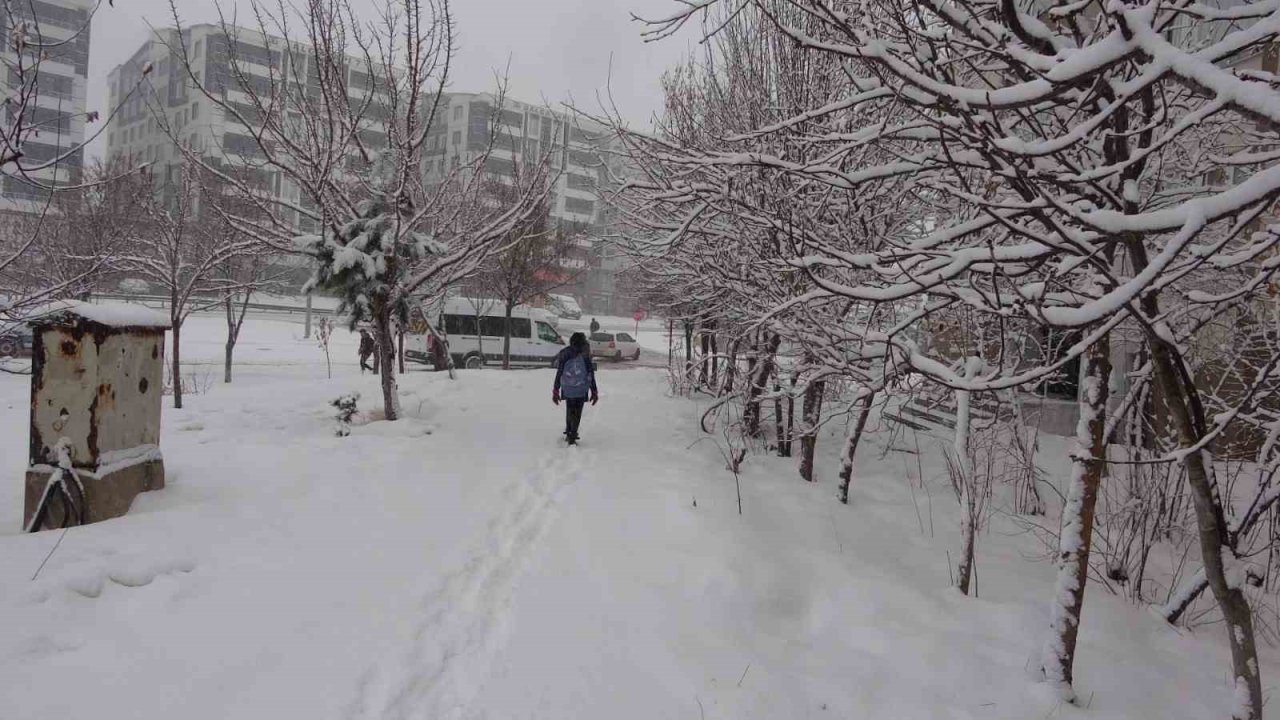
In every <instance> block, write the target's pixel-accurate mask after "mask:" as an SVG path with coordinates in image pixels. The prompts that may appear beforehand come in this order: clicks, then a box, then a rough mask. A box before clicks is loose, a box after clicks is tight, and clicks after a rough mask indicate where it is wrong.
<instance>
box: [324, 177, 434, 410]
mask: <svg viewBox="0 0 1280 720" xmlns="http://www.w3.org/2000/svg"><path fill="white" fill-rule="evenodd" d="M393 167H394V166H393V164H392V162H390V159H389V158H388V157H387V155H386V154H385V153H384V154H383V155H382V156H379V158H378V162H375V163H374V167H373V169H372V170H371V175H372V177H373V182H371V183H370V187H372V188H373V190H374V195H373V197H371V198H368V199H366V200H363V201H361V202H360V203H359V204H358V205H357V207H356V216H355V217H354V218H352V219H351V220H349V221H348V222H347V223H345V224H344V225H342V226H341V227H339V228H338V231H337V232H336V233H332V232H326V233H324V234H322V235H319V236H315V235H312V236H306V237H304V238H302V239H301V240H300V242H299V249H300V250H302V251H304V252H306V253H307V254H309V255H311V256H312V257H314V258H315V259H316V261H317V266H316V272H315V275H314V276H313V277H312V279H311V281H310V282H309V283H308V284H307V288H306V290H307V291H310V290H311V289H312V288H320V289H322V290H326V291H329V292H333V293H336V294H337V295H338V298H339V300H340V304H339V306H338V312H340V313H343V314H345V315H346V317H347V323H348V326H349V327H350V328H351V329H352V330H354V329H355V328H356V327H357V326H358V325H360V324H362V323H368V324H370V325H371V326H372V327H373V334H374V338H375V339H376V340H377V342H378V347H377V350H376V352H377V353H378V365H379V370H380V372H381V377H382V387H383V400H384V402H385V407H386V417H387V419H389V420H391V419H395V418H396V417H398V416H399V402H398V400H397V393H396V380H395V365H394V364H393V352H392V349H393V348H394V347H395V342H394V340H395V332H394V328H395V327H396V326H399V327H404V326H405V324H406V323H407V322H408V320H409V302H408V297H409V296H408V294H407V293H404V292H398V289H399V286H400V284H401V278H402V275H403V274H404V273H406V272H407V271H408V270H409V269H411V268H413V267H414V266H415V265H416V264H417V263H419V262H421V261H423V260H425V259H427V258H428V257H431V256H441V255H445V254H447V252H448V248H447V246H445V245H444V244H443V243H441V242H438V241H436V240H435V239H433V238H432V237H431V236H429V235H427V234H426V233H423V232H419V231H418V230H416V229H415V228H413V227H411V224H412V220H411V219H412V218H413V212H412V206H411V203H410V201H409V200H408V198H407V197H406V196H405V195H403V194H398V193H396V192H395V190H394V189H393V188H392V183H390V182H388V181H387V178H388V177H389V176H390V175H391V169H392V168H393ZM406 222H407V223H409V224H410V226H409V227H406Z"/></svg>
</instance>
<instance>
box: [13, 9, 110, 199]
mask: <svg viewBox="0 0 1280 720" xmlns="http://www.w3.org/2000/svg"><path fill="white" fill-rule="evenodd" d="M93 8H94V3H93V2H92V0H20V1H18V2H13V3H10V4H9V6H8V8H7V10H6V11H0V25H7V24H8V23H9V22H10V21H12V22H14V23H19V22H25V23H27V27H28V28H29V31H30V32H31V33H33V34H35V35H36V36H38V38H39V39H40V41H41V42H40V43H39V45H40V47H37V46H35V45H33V46H32V50H31V51H30V52H29V53H27V54H25V56H24V57H19V56H18V55H17V53H15V52H14V51H13V49H12V45H11V44H9V43H6V44H5V45H4V48H3V49H0V58H2V60H0V66H3V67H0V91H2V92H3V93H4V97H6V98H13V97H17V96H19V95H20V94H24V93H33V94H34V102H33V103H29V104H28V106H27V107H26V108H25V111H24V114H23V118H22V119H23V123H24V124H25V125H26V126H28V127H30V128H32V130H33V132H32V133H31V134H29V135H27V136H26V137H25V140H24V142H23V144H22V153H23V160H22V161H21V164H22V165H23V166H26V167H32V168H34V167H37V166H40V165H42V164H44V163H49V162H51V161H53V160H56V159H58V158H62V160H60V161H59V162H57V163H56V165H53V166H50V167H45V168H40V169H38V170H33V171H32V172H29V173H19V172H16V171H15V170H16V168H14V167H13V166H9V167H7V168H5V169H4V170H3V178H0V211H24V210H32V209H36V208H39V207H42V205H43V203H42V201H43V200H45V199H46V198H47V197H48V189H47V188H48V187H50V186H52V185H56V184H59V183H63V184H65V183H74V182H79V180H80V178H81V175H82V173H83V169H84V152H83V150H81V149H80V148H81V146H82V145H83V144H84V142H85V121H86V115H85V96H86V89H87V85H88V79H87V78H88V72H89V37H90V32H89V30H90V28H89V21H90V20H91V19H92V14H93ZM0 30H2V31H3V33H2V34H3V36H4V37H8V36H9V34H10V32H11V28H9V27H0ZM36 53H38V54H39V59H38V60H37V56H36ZM19 68H22V70H21V71H20V70H19ZM16 120H17V117H16V111H15V108H13V107H12V105H11V104H10V103H9V102H8V101H6V107H5V110H4V112H3V114H0V122H2V123H5V124H6V125H7V126H8V127H13V125H12V123H14V122H15V121H16Z"/></svg>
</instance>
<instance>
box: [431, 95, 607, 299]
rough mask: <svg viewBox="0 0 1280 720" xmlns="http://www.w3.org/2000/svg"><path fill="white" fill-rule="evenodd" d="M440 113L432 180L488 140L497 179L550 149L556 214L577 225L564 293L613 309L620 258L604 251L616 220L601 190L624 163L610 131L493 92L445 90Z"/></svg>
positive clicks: (565, 265) (489, 165)
mask: <svg viewBox="0 0 1280 720" xmlns="http://www.w3.org/2000/svg"><path fill="white" fill-rule="evenodd" d="M438 112H439V114H438V117H437V121H436V122H435V123H434V124H433V126H432V127H431V129H430V131H429V136H430V137H429V140H428V142H427V149H426V152H425V153H424V155H425V157H424V160H423V172H424V178H425V181H426V182H428V183H431V182H436V181H439V180H441V179H442V178H444V177H445V176H446V175H448V173H449V172H450V170H451V169H452V168H454V167H458V166H460V165H465V164H467V163H470V162H472V161H474V160H476V159H477V158H478V157H479V156H480V155H481V154H483V153H484V152H485V151H486V150H487V149H489V148H490V145H491V144H492V149H491V150H490V154H489V157H488V158H487V160H486V161H485V165H484V168H483V170H484V171H485V172H488V173H491V174H493V175H495V176H497V177H499V178H501V177H504V176H505V177H514V175H515V174H516V172H518V167H517V165H518V164H520V163H527V164H530V165H533V164H536V163H538V162H540V161H541V160H542V158H543V157H544V155H547V154H549V160H550V165H551V170H552V172H553V173H555V174H556V176H557V178H556V182H555V185H554V186H553V188H552V196H551V208H550V214H551V217H552V219H553V221H556V222H559V223H562V224H564V225H565V226H568V227H572V228H575V229H576V230H578V235H577V237H576V239H575V240H574V247H573V249H572V251H571V252H570V253H569V255H568V257H566V258H565V259H564V260H563V261H562V269H563V274H564V277H565V279H566V284H565V286H564V287H562V288H560V290H559V291H560V292H565V293H568V294H571V295H574V296H575V297H577V298H578V299H579V301H580V302H582V303H583V304H584V306H585V307H586V308H587V309H588V311H589V312H610V311H613V309H614V308H613V305H614V297H615V286H616V285H615V282H614V279H613V275H614V274H615V273H616V272H618V263H616V262H613V261H611V260H610V258H611V256H610V255H609V254H608V253H607V251H606V250H605V247H606V244H605V242H604V238H605V237H606V235H607V234H608V232H609V228H610V226H611V224H612V218H611V217H610V215H609V208H608V207H607V206H606V204H605V203H604V201H603V194H604V192H606V191H607V189H608V188H609V186H610V184H611V183H613V182H615V181H616V180H617V179H618V178H619V177H622V176H623V175H624V174H625V173H626V172H627V167H626V164H625V162H623V159H622V158H621V157H620V156H619V155H618V154H616V153H614V152H611V151H612V150H613V149H615V148H616V145H615V143H616V140H615V139H614V138H613V136H612V135H611V131H610V130H609V129H608V128H606V127H604V126H600V125H597V124H595V123H592V122H590V121H586V120H583V119H581V118H578V117H575V116H573V115H571V114H569V113H567V112H562V111H559V110H554V109H551V108H549V107H547V106H545V105H535V104H532V103H525V102H520V101H517V100H513V99H511V98H503V100H502V104H501V107H499V106H498V99H497V98H496V97H494V96H493V95H492V94H489V93H448V94H446V95H445V96H444V97H443V98H442V102H441V105H440V110H439V111H438ZM495 123H496V127H495ZM626 312H630V308H628V309H627V310H626Z"/></svg>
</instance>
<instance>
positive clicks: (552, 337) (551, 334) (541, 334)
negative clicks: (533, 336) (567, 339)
mask: <svg viewBox="0 0 1280 720" xmlns="http://www.w3.org/2000/svg"><path fill="white" fill-rule="evenodd" d="M538 339H539V340H542V341H543V342H549V343H559V342H560V334H559V333H557V332H556V331H555V328H553V327H551V326H550V325H548V324H546V323H544V322H539V323H538Z"/></svg>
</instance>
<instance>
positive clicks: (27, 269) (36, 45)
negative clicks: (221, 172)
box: [0, 0, 150, 328]
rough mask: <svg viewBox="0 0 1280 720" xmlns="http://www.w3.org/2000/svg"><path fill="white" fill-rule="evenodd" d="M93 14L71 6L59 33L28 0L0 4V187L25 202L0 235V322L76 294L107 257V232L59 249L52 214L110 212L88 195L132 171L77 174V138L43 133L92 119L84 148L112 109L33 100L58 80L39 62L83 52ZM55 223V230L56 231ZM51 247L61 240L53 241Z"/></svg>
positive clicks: (61, 234)
mask: <svg viewBox="0 0 1280 720" xmlns="http://www.w3.org/2000/svg"><path fill="white" fill-rule="evenodd" d="M96 11H97V6H94V7H93V8H91V9H88V10H81V11H72V12H79V13H80V14H81V17H80V18H79V19H78V20H74V18H73V26H72V27H71V28H70V29H69V32H68V28H66V27H65V25H62V26H61V27H62V29H61V30H58V31H51V28H46V27H44V20H43V18H42V16H43V15H45V14H46V11H45V10H44V9H43V6H38V5H37V4H36V3H33V2H30V0H14V1H13V2H8V3H5V4H4V5H3V7H0V26H3V27H4V28H5V33H4V39H3V42H4V45H5V50H6V51H7V52H6V53H4V54H0V71H3V76H2V77H0V91H3V93H4V110H5V118H4V122H0V181H3V183H4V185H5V188H6V191H8V189H9V188H10V187H16V188H22V189H25V191H26V193H25V195H26V196H27V198H28V199H27V200H26V201H25V204H26V205H27V207H26V208H25V211H24V212H23V213H20V214H17V215H12V216H9V217H8V218H6V219H5V221H4V226H5V227H4V230H5V231H4V233H3V237H2V238H0V280H2V281H3V283H4V287H5V290H6V292H5V294H4V296H3V297H0V328H3V325H4V324H5V323H7V322H13V321H20V320H21V319H22V318H23V317H24V315H25V313H26V311H27V310H29V309H31V308H32V307H34V306H35V305H38V304H41V303H44V302H47V301H49V300H53V299H58V298H65V297H67V296H69V295H72V294H79V293H82V292H83V291H84V290H85V286H86V285H88V284H90V283H91V279H92V278H93V277H94V276H95V275H96V274H97V273H99V272H100V271H102V270H103V269H104V267H105V264H106V259H107V255H108V253H105V252H103V250H104V249H105V244H106V242H107V238H104V239H100V240H95V242H94V243H93V244H92V245H88V246H86V245H83V244H81V245H79V246H77V247H76V248H74V249H72V252H71V254H70V255H68V254H67V252H66V251H67V250H68V248H67V247H65V243H64V242H63V241H64V239H65V238H66V237H67V235H66V234H65V233H66V231H67V227H66V225H65V224H64V223H65V220H55V218H54V217H53V216H55V215H57V213H58V212H59V210H65V209H66V207H63V208H54V205H55V204H60V205H64V206H72V207H77V208H78V209H80V210H84V209H85V208H98V209H103V208H109V207H110V205H102V204H100V203H98V202H96V200H95V198H98V199H100V198H101V197H102V196H103V194H109V193H110V192H111V191H109V190H106V189H105V188H103V187H101V186H105V185H107V184H110V183H112V182H113V181H115V180H122V181H124V182H125V184H128V180H127V178H126V177H125V176H127V175H129V174H130V173H131V172H132V170H133V169H131V168H121V167H112V168H110V172H104V171H103V168H102V166H98V167H96V168H93V169H91V170H90V171H89V172H88V173H83V172H82V171H81V169H80V168H81V165H82V163H83V153H84V150H83V144H82V145H80V146H70V145H63V144H61V143H51V142H49V141H48V140H47V138H48V137H61V136H63V135H65V134H66V133H67V132H68V131H69V129H70V127H71V125H72V123H73V122H75V121H78V120H79V121H84V122H85V123H90V124H92V123H97V126H96V130H94V131H93V132H92V133H91V134H90V135H89V137H88V138H86V139H85V141H84V144H88V143H89V142H91V141H92V140H93V139H94V138H96V137H97V136H98V135H100V134H101V133H102V132H104V131H105V128H106V125H107V122H109V121H110V120H111V119H112V118H114V116H115V114H116V112H117V111H118V110H119V107H116V108H113V109H112V110H111V112H109V113H107V114H106V117H105V118H103V117H101V116H100V115H99V113H98V112H96V111H87V112H83V113H76V112H74V111H72V110H69V109H67V108H64V107H63V106H62V105H61V103H58V104H56V105H55V106H54V107H49V106H48V103H45V104H43V105H42V104H40V103H39V102H38V100H39V99H40V98H41V97H58V96H59V95H60V93H59V92H58V91H57V83H58V82H59V81H60V78H59V77H58V76H56V75H54V74H52V73H50V72H46V71H42V67H43V66H44V64H45V63H47V62H68V63H74V62H75V58H76V57H77V56H78V55H80V54H81V53H86V54H87V52H88V43H89V26H90V23H91V21H92V19H93V16H94V14H95V13H96ZM64 19H66V18H64ZM146 72H147V73H149V72H150V68H147V69H146ZM144 75H145V73H144ZM136 90H137V86H135V87H133V88H130V89H128V90H127V92H124V93H123V94H122V95H123V98H124V99H127V98H129V97H130V96H131V95H132V93H133V92H135V91H136ZM122 103H123V100H122ZM99 120H104V122H98V121H99ZM67 193H74V194H76V195H77V196H78V197H77V199H73V200H69V201H65V202H64V201H61V200H59V199H58V197H59V196H60V195H62V194H67ZM94 212H98V210H94ZM104 214H110V213H109V212H106V213H104ZM81 219H84V218H81ZM55 224H57V225H59V226H60V229H58V230H56V231H55V228H54V225H55ZM110 236H111V234H110V233H108V237H110ZM59 243H63V246H62V247H58V245H59ZM33 268H41V272H36V273H33V272H32V269H33Z"/></svg>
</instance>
